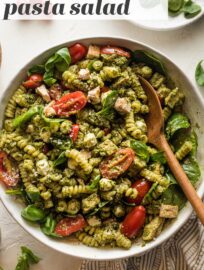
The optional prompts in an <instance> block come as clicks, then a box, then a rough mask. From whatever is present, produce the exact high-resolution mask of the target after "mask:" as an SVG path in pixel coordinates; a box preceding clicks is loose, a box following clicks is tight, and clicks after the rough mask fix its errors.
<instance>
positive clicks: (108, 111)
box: [97, 91, 118, 120]
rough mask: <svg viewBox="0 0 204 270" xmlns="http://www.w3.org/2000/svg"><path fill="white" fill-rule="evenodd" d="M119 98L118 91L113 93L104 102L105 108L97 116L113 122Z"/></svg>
mask: <svg viewBox="0 0 204 270" xmlns="http://www.w3.org/2000/svg"><path fill="white" fill-rule="evenodd" d="M117 97H118V93H117V91H111V92H110V93H109V94H108V95H107V97H106V98H105V99H104V101H103V108H102V110H101V111H99V112H98V113H97V114H98V115H101V116H103V117H104V118H107V119H109V120H112V119H113V118H114V114H115V111H114V109H113V107H114V104H115V102H116V99H117Z"/></svg>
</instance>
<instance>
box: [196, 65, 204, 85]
mask: <svg viewBox="0 0 204 270" xmlns="http://www.w3.org/2000/svg"><path fill="white" fill-rule="evenodd" d="M203 61H204V60H201V61H200V62H199V63H198V65H197V67H196V71H195V79H196V82H197V84H198V85H199V86H204V68H203V67H202V64H203Z"/></svg>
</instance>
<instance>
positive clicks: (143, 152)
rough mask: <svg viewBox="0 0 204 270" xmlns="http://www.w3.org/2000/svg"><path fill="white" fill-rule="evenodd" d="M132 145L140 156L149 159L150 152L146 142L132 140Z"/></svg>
mask: <svg viewBox="0 0 204 270" xmlns="http://www.w3.org/2000/svg"><path fill="white" fill-rule="evenodd" d="M130 147H131V148H132V149H133V150H134V151H135V153H136V154H137V156H138V157H140V158H141V159H143V160H145V161H148V160H149V152H148V148H147V145H146V144H145V143H143V142H140V141H136V140H131V142H130Z"/></svg>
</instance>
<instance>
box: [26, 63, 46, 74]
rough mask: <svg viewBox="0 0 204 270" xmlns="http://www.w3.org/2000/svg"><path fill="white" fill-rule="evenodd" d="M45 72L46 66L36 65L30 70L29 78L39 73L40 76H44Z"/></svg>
mask: <svg viewBox="0 0 204 270" xmlns="http://www.w3.org/2000/svg"><path fill="white" fill-rule="evenodd" d="M44 72H45V66H44V65H35V66H33V67H31V68H30V69H29V70H28V76H30V75H32V74H34V73H38V74H44Z"/></svg>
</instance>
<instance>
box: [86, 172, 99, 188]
mask: <svg viewBox="0 0 204 270" xmlns="http://www.w3.org/2000/svg"><path fill="white" fill-rule="evenodd" d="M100 179H101V176H100V175H97V176H96V177H95V178H94V179H93V180H92V181H91V183H90V184H89V185H88V186H87V187H88V189H89V190H94V189H96V188H97V187H98V184H99V181H100Z"/></svg>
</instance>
